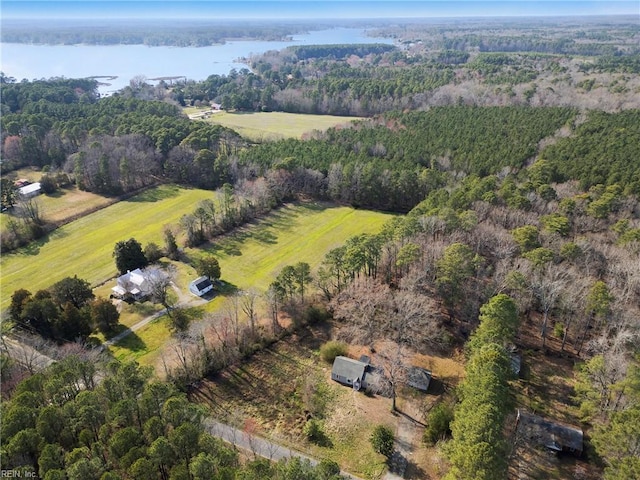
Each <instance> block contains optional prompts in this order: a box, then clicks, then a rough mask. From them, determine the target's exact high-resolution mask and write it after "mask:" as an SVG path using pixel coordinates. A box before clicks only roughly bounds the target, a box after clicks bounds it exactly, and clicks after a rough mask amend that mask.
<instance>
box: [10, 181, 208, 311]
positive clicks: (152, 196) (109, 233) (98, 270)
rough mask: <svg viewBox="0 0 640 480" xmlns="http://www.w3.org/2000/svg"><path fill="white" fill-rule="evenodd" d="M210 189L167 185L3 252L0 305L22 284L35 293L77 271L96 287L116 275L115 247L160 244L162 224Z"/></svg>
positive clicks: (206, 196)
mask: <svg viewBox="0 0 640 480" xmlns="http://www.w3.org/2000/svg"><path fill="white" fill-rule="evenodd" d="M211 196H212V192H210V191H206V190H198V189H185V188H180V187H177V186H174V185H163V186H160V187H157V188H153V189H150V190H147V191H145V192H143V193H141V194H139V195H136V196H135V197H131V198H130V199H128V200H124V201H121V202H118V203H116V204H114V205H111V206H109V207H107V208H104V209H102V210H100V211H98V212H95V213H93V214H90V215H87V216H85V217H83V218H80V219H78V220H76V221H74V222H71V223H69V224H67V225H64V226H63V227H60V228H59V229H57V230H55V231H53V232H52V233H51V234H49V235H48V236H47V237H45V238H43V239H41V240H38V241H36V242H33V243H31V244H30V245H28V246H27V247H25V248H22V249H19V250H16V251H15V252H12V253H9V254H7V255H3V256H2V258H1V259H0V267H1V271H2V293H1V296H0V299H1V300H0V308H6V307H7V305H8V303H9V301H10V298H11V294H12V293H13V292H14V291H15V290H16V289H18V288H27V289H28V290H30V291H32V292H35V291H37V290H39V289H42V288H46V287H48V286H49V285H51V284H53V283H55V282H57V281H58V280H60V279H62V278H64V277H67V276H73V275H78V276H79V277H80V278H83V279H85V280H87V281H88V282H90V283H91V284H92V285H96V284H100V283H102V282H104V281H105V280H107V279H109V278H111V277H113V276H114V275H115V274H116V268H115V263H114V261H113V258H112V252H113V247H114V245H115V243H116V242H118V241H120V240H127V239H129V238H131V237H135V238H136V240H138V241H139V242H140V243H141V244H142V245H143V246H144V245H146V244H147V243H149V242H156V243H157V244H159V245H161V244H162V226H163V225H165V224H172V223H176V222H177V221H178V220H179V218H180V217H181V216H182V215H183V214H185V213H189V212H190V211H191V210H193V208H194V205H195V204H196V203H197V202H199V201H200V200H203V199H205V198H210V197H211Z"/></svg>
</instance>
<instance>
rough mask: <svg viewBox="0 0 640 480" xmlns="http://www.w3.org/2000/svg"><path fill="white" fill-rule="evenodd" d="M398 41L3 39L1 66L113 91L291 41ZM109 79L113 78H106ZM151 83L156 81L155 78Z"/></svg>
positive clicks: (322, 39) (348, 36)
mask: <svg viewBox="0 0 640 480" xmlns="http://www.w3.org/2000/svg"><path fill="white" fill-rule="evenodd" d="M355 43H387V44H391V43H393V40H391V39H389V38H375V37H369V36H367V33H366V31H365V30H362V29H355V28H334V29H330V30H319V31H314V32H309V33H305V34H301V35H293V36H292V37H291V41H244V40H242V41H230V42H227V43H225V44H224V45H214V46H210V47H184V48H181V47H147V46H144V45H108V46H102V45H99V46H94V45H27V44H17V43H2V44H0V52H1V57H0V59H1V60H0V65H1V67H0V69H1V70H2V71H3V72H4V74H5V75H7V76H10V77H14V78H16V79H17V80H18V81H20V80H22V79H28V80H34V79H41V78H51V77H66V78H85V77H104V78H101V79H100V81H101V82H103V84H102V85H101V86H100V88H99V91H100V94H101V95H108V94H110V93H112V92H114V91H116V90H119V89H121V88H123V87H125V86H127V85H128V84H129V81H130V80H131V79H132V78H134V77H136V76H139V75H142V76H144V77H146V78H147V79H153V78H161V77H186V78H188V79H191V80H204V79H205V78H207V77H208V76H209V75H212V74H218V75H226V74H228V73H229V71H230V70H231V69H237V70H239V69H241V68H246V65H244V64H242V63H239V62H238V59H239V58H242V57H248V56H250V55H252V54H260V53H264V52H267V51H269V50H280V49H283V48H285V47H288V46H291V45H329V44H355ZM107 78H109V79H108V80H107ZM151 83H152V82H151Z"/></svg>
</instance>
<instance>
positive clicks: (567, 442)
mask: <svg viewBox="0 0 640 480" xmlns="http://www.w3.org/2000/svg"><path fill="white" fill-rule="evenodd" d="M518 422H519V427H518V428H523V429H524V431H525V435H526V436H527V437H528V438H529V440H531V441H534V442H535V443H536V444H538V445H543V446H545V447H547V448H549V449H551V450H556V451H561V450H565V449H571V450H575V451H577V452H582V448H583V447H582V446H583V443H582V441H583V433H582V430H581V429H580V428H577V427H569V426H566V425H561V424H559V423H554V422H551V421H549V420H546V419H544V418H542V417H539V416H538V415H534V414H532V413H526V412H523V411H522V410H518Z"/></svg>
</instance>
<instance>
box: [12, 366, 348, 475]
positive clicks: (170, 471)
mask: <svg viewBox="0 0 640 480" xmlns="http://www.w3.org/2000/svg"><path fill="white" fill-rule="evenodd" d="M151 376H152V372H151V371H150V370H149V369H145V368H140V367H139V366H137V365H136V364H132V363H125V364H122V363H118V362H112V363H109V364H107V365H103V366H100V368H98V367H97V366H96V363H95V358H92V357H89V356H87V355H86V354H85V355H84V356H77V355H70V356H68V357H66V358H65V359H64V360H62V361H60V362H58V363H56V364H54V365H52V366H51V367H49V368H48V369H47V370H45V371H43V372H40V373H37V374H35V375H33V376H31V377H29V378H28V379H26V380H24V381H23V382H21V383H20V384H19V385H18V386H17V387H16V389H15V391H14V395H13V397H12V399H11V400H10V401H4V402H2V467H3V469H5V471H13V472H14V473H15V475H16V476H19V475H24V476H28V475H29V474H31V475H35V476H37V477H38V478H44V479H48V480H55V479H68V480H75V479H77V480H80V479H87V478H91V479H93V478H95V479H102V480H108V479H118V478H135V479H158V478H161V479H169V478H171V479H191V480H210V479H212V478H242V479H246V480H249V479H256V480H257V479H264V478H273V479H281V480H300V479H306V480H330V479H331V480H337V479H339V478H343V477H341V476H340V475H339V473H340V468H339V467H338V465H336V464H335V463H334V462H329V461H325V462H322V463H321V464H320V465H318V466H317V467H312V466H311V465H310V464H309V463H308V462H303V461H301V460H299V459H293V460H287V461H285V460H283V461H280V462H276V463H271V462H268V461H266V460H257V459H254V460H252V461H248V462H241V461H240V458H239V454H238V452H237V450H235V449H234V448H232V447H231V446H229V445H228V444H226V443H224V442H223V441H222V440H220V439H218V438H215V437H214V436H212V435H211V434H210V433H209V432H208V430H209V429H210V428H211V427H210V426H209V425H208V424H207V419H206V412H205V411H204V409H203V408H202V407H200V406H198V405H196V404H194V403H191V402H189V401H188V400H187V399H186V397H185V395H184V394H180V393H179V392H177V391H176V389H175V388H174V387H173V386H172V385H171V384H168V383H163V382H160V381H158V380H151Z"/></svg>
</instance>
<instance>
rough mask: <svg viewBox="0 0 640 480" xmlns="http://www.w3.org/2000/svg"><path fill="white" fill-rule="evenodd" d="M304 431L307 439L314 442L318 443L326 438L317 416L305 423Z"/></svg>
mask: <svg viewBox="0 0 640 480" xmlns="http://www.w3.org/2000/svg"><path fill="white" fill-rule="evenodd" d="M302 433H304V435H305V437H307V440H309V441H310V442H313V443H318V442H320V441H321V440H322V439H323V438H324V432H323V431H322V425H321V424H320V422H319V421H318V420H316V419H315V418H312V419H311V420H309V421H307V423H305V424H304V427H303V429H302Z"/></svg>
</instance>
